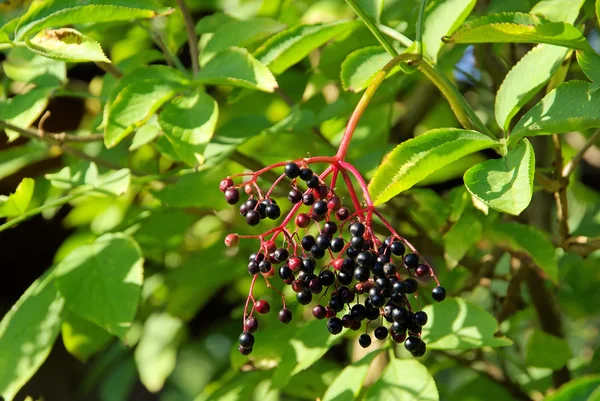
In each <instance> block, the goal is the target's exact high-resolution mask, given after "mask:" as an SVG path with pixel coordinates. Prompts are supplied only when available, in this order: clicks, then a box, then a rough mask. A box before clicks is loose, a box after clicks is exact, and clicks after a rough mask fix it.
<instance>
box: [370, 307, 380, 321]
mask: <svg viewBox="0 0 600 401" xmlns="http://www.w3.org/2000/svg"><path fill="white" fill-rule="evenodd" d="M378 318H379V309H378V308H367V320H375V319H378Z"/></svg>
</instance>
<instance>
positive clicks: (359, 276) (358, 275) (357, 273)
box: [354, 266, 370, 283]
mask: <svg viewBox="0 0 600 401" xmlns="http://www.w3.org/2000/svg"><path fill="white" fill-rule="evenodd" d="M369 276H370V273H369V269H368V268H366V267H363V266H358V267H357V268H356V269H354V278H355V279H356V280H357V281H360V282H361V283H364V282H365V281H367V280H368V279H369Z"/></svg>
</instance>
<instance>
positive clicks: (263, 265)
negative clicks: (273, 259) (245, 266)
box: [258, 260, 271, 273]
mask: <svg viewBox="0 0 600 401" xmlns="http://www.w3.org/2000/svg"><path fill="white" fill-rule="evenodd" d="M258 270H260V272H261V273H268V272H269V271H270V270H271V263H269V262H267V261H266V260H263V261H262V262H260V263H259V264H258Z"/></svg>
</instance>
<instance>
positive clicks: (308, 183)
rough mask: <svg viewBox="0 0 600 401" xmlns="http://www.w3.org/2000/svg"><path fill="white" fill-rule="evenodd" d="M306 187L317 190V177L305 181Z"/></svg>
mask: <svg viewBox="0 0 600 401" xmlns="http://www.w3.org/2000/svg"><path fill="white" fill-rule="evenodd" d="M306 186H307V187H309V188H311V189H315V188H317V187H318V186H319V177H317V176H316V175H313V176H312V177H310V180H307V181H306Z"/></svg>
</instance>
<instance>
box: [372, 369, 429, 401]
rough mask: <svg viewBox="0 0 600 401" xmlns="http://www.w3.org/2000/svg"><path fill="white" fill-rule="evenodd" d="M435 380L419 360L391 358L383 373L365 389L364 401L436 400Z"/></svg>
mask: <svg viewBox="0 0 600 401" xmlns="http://www.w3.org/2000/svg"><path fill="white" fill-rule="evenodd" d="M439 399H440V396H439V394H438V390H437V387H436V385H435V381H433V377H431V375H430V374H429V372H428V371H427V368H426V367H425V366H423V365H422V364H421V363H420V362H419V361H416V360H414V359H392V360H391V361H390V363H389V364H388V366H387V367H386V368H385V370H384V371H383V374H382V375H381V377H380V378H379V380H377V381H376V382H375V384H373V385H372V386H371V387H369V389H368V390H367V397H366V399H365V400H366V401H379V400H398V401H438V400H439Z"/></svg>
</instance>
